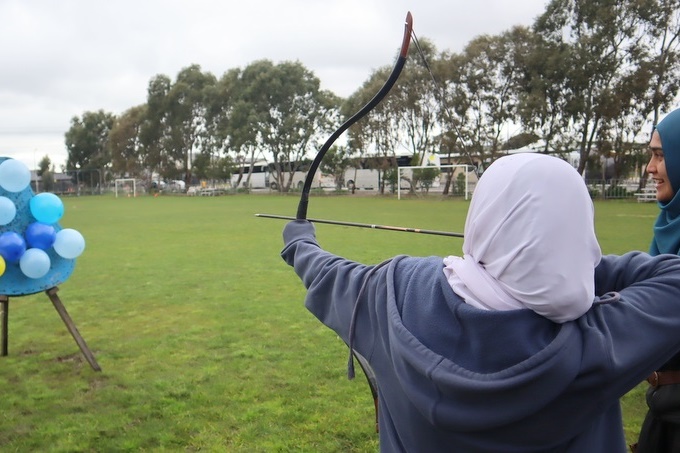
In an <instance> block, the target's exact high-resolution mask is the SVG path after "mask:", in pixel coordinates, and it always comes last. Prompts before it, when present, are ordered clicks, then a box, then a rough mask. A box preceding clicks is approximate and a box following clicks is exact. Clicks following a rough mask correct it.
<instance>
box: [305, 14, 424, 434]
mask: <svg viewBox="0 0 680 453" xmlns="http://www.w3.org/2000/svg"><path fill="white" fill-rule="evenodd" d="M412 32H413V16H411V12H410V11H409V12H408V13H407V14H406V23H405V24H404V37H403V39H402V43H401V50H400V51H399V57H398V58H397V62H396V63H395V65H394V68H393V69H392V73H391V74H390V76H389V78H388V79H387V81H386V82H385V84H384V85H383V86H382V88H380V91H378V93H377V94H376V95H375V96H373V99H371V100H370V101H369V102H368V103H367V104H366V105H364V106H363V107H362V108H361V109H360V110H359V111H358V112H357V113H355V114H354V115H352V116H351V117H350V118H349V119H348V120H347V121H345V122H344V123H343V124H342V125H341V126H340V127H339V128H338V130H336V131H335V132H333V134H331V136H330V137H329V138H328V140H326V143H324V145H323V146H322V147H321V149H320V150H319V152H318V153H317V155H316V156H315V157H314V160H313V161H312V164H311V165H310V167H309V170H308V172H307V177H306V179H305V184H304V186H303V187H302V195H301V196H300V203H299V204H298V210H297V217H296V218H297V219H298V220H305V219H306V218H307V206H308V205H309V191H310V190H311V188H312V182H313V180H314V174H315V173H316V171H317V170H318V168H319V165H320V164H321V161H322V160H323V157H324V155H325V154H326V152H327V151H328V150H329V149H330V147H331V146H332V145H333V143H334V142H335V141H336V140H337V139H338V137H340V135H342V133H343V132H345V131H346V130H347V129H348V128H349V127H350V126H351V125H352V124H354V123H356V122H357V121H359V120H360V119H361V118H363V117H364V116H365V115H366V114H367V113H368V112H370V111H371V110H373V108H374V107H375V106H377V105H378V104H379V103H380V101H382V100H383V99H384V98H385V96H387V93H388V92H389V91H390V90H391V89H392V87H393V86H394V84H395V83H396V81H397V79H398V78H399V74H401V71H402V69H404V64H406V56H407V55H408V48H409V44H410V43H411V33H412ZM352 354H354V357H356V359H357V361H358V362H359V365H360V366H361V369H362V370H363V372H364V374H365V375H366V380H367V381H368V385H369V387H370V388H371V394H372V395H373V403H374V404H375V430H376V432H378V386H377V380H376V377H375V373H374V372H373V370H372V369H371V367H370V365H369V364H368V361H366V359H365V358H364V357H362V356H361V355H360V354H358V353H357V352H356V351H353V350H352Z"/></svg>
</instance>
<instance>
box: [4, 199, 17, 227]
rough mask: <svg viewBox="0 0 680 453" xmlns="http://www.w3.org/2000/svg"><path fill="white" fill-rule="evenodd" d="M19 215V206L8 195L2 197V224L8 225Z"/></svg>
mask: <svg viewBox="0 0 680 453" xmlns="http://www.w3.org/2000/svg"><path fill="white" fill-rule="evenodd" d="M16 215H17V207H16V205H15V204H14V202H13V201H12V200H10V199H9V198H7V197H0V225H7V224H8V223H10V222H11V221H12V220H14V217H16Z"/></svg>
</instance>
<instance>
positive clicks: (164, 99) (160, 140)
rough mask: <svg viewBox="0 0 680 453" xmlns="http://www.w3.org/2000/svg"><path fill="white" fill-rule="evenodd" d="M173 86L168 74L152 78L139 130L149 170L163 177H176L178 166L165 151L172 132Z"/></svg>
mask: <svg viewBox="0 0 680 453" xmlns="http://www.w3.org/2000/svg"><path fill="white" fill-rule="evenodd" d="M171 86H172V80H170V77H168V76H167V75H164V74H159V75H156V76H154V77H152V78H151V80H150V81H149V85H148V88H147V100H146V107H147V109H146V116H145V118H144V121H143V123H142V125H141V128H140V131H139V132H140V142H141V146H142V147H143V148H144V150H145V154H146V159H145V161H146V165H147V168H148V170H149V172H150V173H152V174H158V175H160V176H161V177H162V178H168V179H176V178H175V176H176V167H175V165H174V162H172V161H171V160H170V159H169V156H168V153H166V151H165V150H166V147H165V143H166V142H167V141H168V140H169V138H168V136H169V133H170V128H169V126H168V115H167V109H168V106H167V104H168V93H169V92H170V89H171Z"/></svg>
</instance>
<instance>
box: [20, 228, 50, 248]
mask: <svg viewBox="0 0 680 453" xmlns="http://www.w3.org/2000/svg"><path fill="white" fill-rule="evenodd" d="M24 237H25V238H26V244H27V245H28V247H32V248H36V249H40V250H47V249H49V248H50V247H52V245H53V244H54V241H55V239H56V238H57V231H56V230H55V229H54V227H53V226H52V225H48V224H46V223H40V222H33V223H31V224H29V225H28V226H27V227H26V231H24Z"/></svg>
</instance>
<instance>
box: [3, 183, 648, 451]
mask: <svg viewBox="0 0 680 453" xmlns="http://www.w3.org/2000/svg"><path fill="white" fill-rule="evenodd" d="M64 205H65V208H66V214H65V215H64V217H63V218H62V220H61V221H60V224H61V226H62V227H70V228H75V229H77V230H78V231H80V232H81V233H82V234H83V236H84V237H85V240H86V241H87V247H86V249H85V252H84V254H83V255H82V256H81V257H80V258H78V261H77V265H76V269H75V272H74V273H73V275H72V277H71V278H70V279H69V280H68V281H67V282H65V283H64V284H63V285H61V286H60V288H59V289H60V291H59V296H60V298H61V300H62V301H63V302H64V304H65V306H66V307H67V309H68V311H69V313H70V315H71V317H72V318H73V320H74V322H75V323H76V325H77V326H78V329H79V330H80V333H81V334H82V335H83V337H84V338H85V340H86V341H87V343H88V345H89V347H90V348H91V349H92V351H93V352H94V354H95V356H96V357H97V360H98V362H99V364H100V365H101V367H102V369H103V371H102V372H94V371H93V370H92V369H91V368H90V367H89V365H88V364H87V362H86V361H85V360H84V359H83V357H82V355H81V354H80V351H79V349H78V347H77V345H76V343H75V342H74V341H73V339H72V338H71V336H70V334H69V333H68V331H67V330H66V328H65V326H64V324H63V323H62V321H61V319H60V318H59V316H58V315H57V313H56V311H55V310H54V308H53V307H52V304H51V303H50V301H49V299H48V298H47V296H46V295H44V294H37V295H32V296H26V297H21V298H12V299H10V304H9V305H10V309H9V355H8V356H7V357H0V384H1V388H2V393H3V395H2V403H0V407H1V408H2V410H1V411H0V447H1V450H2V451H3V452H11V451H17V452H27V451H63V452H67V451H68V452H94V451H97V452H109V451H198V450H202V451H230V452H232V451H244V452H245V451H248V452H265V451H266V452H271V451H296V452H348V451H357V452H367V451H376V450H377V448H378V442H377V435H376V434H375V432H374V423H373V417H374V413H373V402H372V399H371V396H370V393H369V391H368V386H367V385H366V383H365V380H364V379H363V377H361V376H359V377H358V378H357V379H356V380H355V381H348V380H347V378H346V360H347V350H346V346H345V345H344V343H342V341H341V340H339V339H338V338H337V337H336V336H335V335H334V334H333V333H332V332H331V331H329V330H327V329H326V328H325V327H323V326H321V325H320V324H319V323H318V322H317V321H316V320H315V319H314V318H312V316H311V315H310V314H309V313H308V312H307V311H306V310H305V309H304V307H303V305H302V299H303V296H304V290H303V287H302V284H301V283H300V281H299V280H298V278H297V277H296V276H295V274H294V273H293V271H292V269H290V268H289V267H288V266H287V265H285V264H284V263H283V261H282V260H281V259H280V257H279V252H280V249H281V246H282V240H281V230H282V228H283V226H284V221H280V220H269V219H261V218H256V217H254V214H255V213H259V212H264V213H275V214H284V215H294V213H295V210H296V206H297V198H296V197H282V196H269V195H262V196H252V195H251V196H247V195H245V196H227V197H214V198H212V197H198V198H194V197H158V198H153V197H139V198H113V197H81V198H64ZM467 206H468V204H467V202H464V201H439V200H402V201H397V200H395V199H391V198H381V197H364V198H352V197H349V196H347V197H317V198H312V200H311V202H310V209H309V216H310V217H317V218H327V219H328V218H330V219H341V220H348V221H354V222H369V223H381V224H389V225H399V226H409V227H421V228H428V229H435V230H448V231H458V232H462V231H463V226H464V222H465V213H466V211H467ZM657 209H658V208H657V207H656V204H655V203H649V204H638V203H635V202H630V201H628V202H606V203H605V202H602V203H597V204H596V218H597V225H596V228H597V233H598V237H599V238H600V241H601V245H602V248H603V251H604V252H605V253H623V252H626V251H628V250H631V249H642V250H646V249H647V247H648V243H649V239H650V237H651V227H652V223H653V221H654V218H655V217H656V214H657ZM317 236H318V238H319V240H320V242H321V244H322V245H323V246H324V247H325V248H326V249H328V250H330V251H333V252H335V253H337V254H339V255H342V256H345V257H348V258H352V259H356V260H360V261H363V262H366V263H377V262H379V261H382V260H383V259H385V258H389V257H391V256H393V255H396V254H401V253H405V254H411V255H418V256H426V255H440V256H444V255H449V254H457V253H459V252H460V247H461V244H462V240H460V239H455V238H446V237H437V236H426V235H418V234H409V233H395V232H385V231H373V230H365V229H350V228H347V227H336V226H326V225H318V226H317ZM624 407H625V423H626V428H627V432H628V435H629V438H630V440H631V441H632V440H633V438H634V436H635V434H636V433H637V430H638V429H639V425H640V422H641V418H642V416H643V414H644V410H645V407H644V386H642V385H641V386H639V387H638V388H637V389H636V390H634V391H633V392H631V393H630V394H629V395H627V396H626V397H625V398H624Z"/></svg>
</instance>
